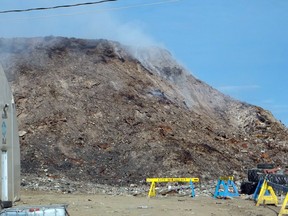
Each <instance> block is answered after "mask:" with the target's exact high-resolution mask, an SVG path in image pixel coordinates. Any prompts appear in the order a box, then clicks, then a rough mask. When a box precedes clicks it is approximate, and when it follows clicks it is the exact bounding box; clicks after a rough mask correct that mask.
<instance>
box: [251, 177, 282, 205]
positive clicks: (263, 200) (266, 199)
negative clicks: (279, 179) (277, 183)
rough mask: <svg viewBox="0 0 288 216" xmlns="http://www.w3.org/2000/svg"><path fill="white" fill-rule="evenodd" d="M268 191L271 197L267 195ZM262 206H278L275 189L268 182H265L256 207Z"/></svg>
mask: <svg viewBox="0 0 288 216" xmlns="http://www.w3.org/2000/svg"><path fill="white" fill-rule="evenodd" d="M266 191H267V192H268V193H269V195H266ZM260 204H274V205H278V198H277V196H276V194H275V192H274V190H273V188H272V187H271V186H269V185H268V183H267V181H266V180H264V182H263V185H262V187H261V190H260V193H259V197H258V201H257V203H256V206H259V205H260Z"/></svg>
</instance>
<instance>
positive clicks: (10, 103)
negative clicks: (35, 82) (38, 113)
mask: <svg viewBox="0 0 288 216" xmlns="http://www.w3.org/2000/svg"><path fill="white" fill-rule="evenodd" d="M0 127H1V133H0V151H1V152H0V161H1V166H0V175H1V178H0V183H1V184H0V200H1V201H12V202H14V201H17V200H19V199H20V146H19V136H18V125H17V119H16V108H15V103H14V98H13V95H12V92H11V88H10V86H9V83H8V81H7V78H6V75H5V73H4V71H3V68H2V66H1V65H0Z"/></svg>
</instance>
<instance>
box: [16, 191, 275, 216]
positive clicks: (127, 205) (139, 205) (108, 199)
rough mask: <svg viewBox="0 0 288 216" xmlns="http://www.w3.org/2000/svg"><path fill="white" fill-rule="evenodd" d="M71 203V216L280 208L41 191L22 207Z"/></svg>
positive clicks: (241, 214)
mask: <svg viewBox="0 0 288 216" xmlns="http://www.w3.org/2000/svg"><path fill="white" fill-rule="evenodd" d="M49 204H68V212H69V214H70V215H71V216H74V215H75V216H76V215H77V216H87V215H98V216H101V215H105V216H106V215H113V216H126V215H127V216H128V215H129V216H136V215H137V216H150V215H151V216H152V215H157V216H158V215H160V216H161V215H165V216H170V215H171V216H172V215H173V216H174V215H181V216H186V215H187V216H188V215H195V216H196V215H201V216H202V215H204V216H206V215H207V216H218V215H219V216H220V215H221V216H228V215H229V216H230V215H231V216H232V215H233V216H246V215H247V216H275V215H277V212H279V210H280V207H276V206H266V207H264V206H260V207H256V206H255V203H254V202H253V201H251V200H245V199H242V198H235V199H232V200H220V199H214V198H212V197H207V196H206V197H205V196H198V197H195V198H191V197H187V196H185V197H181V196H172V195H171V196H167V197H160V196H159V197H156V198H148V197H146V196H136V197H134V196H127V195H125V196H112V195H104V194H91V195H87V194H61V193H49V192H39V191H22V193H21V201H20V202H18V203H17V206H21V205H49Z"/></svg>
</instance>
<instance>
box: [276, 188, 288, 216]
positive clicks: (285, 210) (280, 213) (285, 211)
mask: <svg viewBox="0 0 288 216" xmlns="http://www.w3.org/2000/svg"><path fill="white" fill-rule="evenodd" d="M287 202H288V193H287V194H286V197H285V199H284V201H283V203H282V207H281V210H280V212H279V214H278V216H282V215H288V209H287V208H286V207H287Z"/></svg>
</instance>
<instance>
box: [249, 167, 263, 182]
mask: <svg viewBox="0 0 288 216" xmlns="http://www.w3.org/2000/svg"><path fill="white" fill-rule="evenodd" d="M262 175H263V170H262V169H250V170H248V181H250V182H258V181H259V180H260V178H261V177H262Z"/></svg>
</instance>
